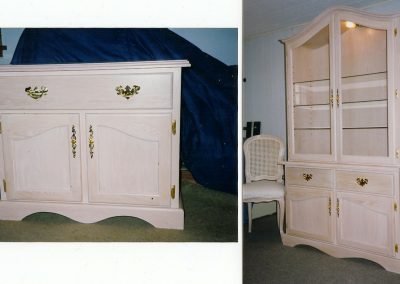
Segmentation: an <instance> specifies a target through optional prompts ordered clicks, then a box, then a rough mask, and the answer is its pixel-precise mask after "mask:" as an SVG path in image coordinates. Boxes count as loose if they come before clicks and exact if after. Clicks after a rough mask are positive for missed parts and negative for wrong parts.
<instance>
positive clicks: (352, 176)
mask: <svg viewBox="0 0 400 284" xmlns="http://www.w3.org/2000/svg"><path fill="white" fill-rule="evenodd" d="M399 29H400V15H390V16H385V15H373V14H370V13H366V12H362V11H357V10H355V9H352V8H343V7H341V8H332V9H329V10H327V11H325V12H324V13H322V14H321V15H320V16H318V17H317V18H316V19H314V20H313V21H312V22H310V23H309V24H308V25H307V26H306V27H305V28H304V29H303V30H302V31H300V32H299V33H298V34H296V35H294V36H292V37H290V38H288V39H286V40H284V41H283V42H284V43H285V54H286V90H287V96H286V100H287V134H288V141H287V142H288V143H287V145H288V161H287V162H286V163H285V183H286V231H285V234H283V236H282V239H283V243H284V244H285V245H290V246H294V245H298V244H307V245H311V246H313V247H316V248H318V249H320V250H322V251H324V252H326V253H328V254H330V255H333V256H336V257H361V258H366V259H369V260H372V261H375V262H377V263H379V264H381V265H382V266H383V267H384V268H385V269H387V270H390V271H394V272H397V273H400V253H399V251H398V245H399V244H400V218H399V210H400V209H399V169H400V123H399V121H400V67H399V66H400V35H398V30H399ZM399 31H400V30H399Z"/></svg>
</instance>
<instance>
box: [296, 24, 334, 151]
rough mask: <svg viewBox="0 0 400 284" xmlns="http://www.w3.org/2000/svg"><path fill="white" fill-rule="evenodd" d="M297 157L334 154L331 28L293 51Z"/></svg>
mask: <svg viewBox="0 0 400 284" xmlns="http://www.w3.org/2000/svg"><path fill="white" fill-rule="evenodd" d="M292 72H293V74H292V75H293V96H294V97H293V105H294V108H293V119H294V144H295V145H294V147H295V153H296V154H325V155H327V154H328V155H329V154H331V111H330V101H329V89H330V81H329V78H330V76H329V26H326V27H325V28H324V29H322V30H321V31H319V32H318V33H317V34H315V35H314V36H313V37H312V38H311V39H309V40H308V41H307V42H305V43H304V44H303V45H301V46H299V47H297V48H295V49H294V50H293V70H292Z"/></svg>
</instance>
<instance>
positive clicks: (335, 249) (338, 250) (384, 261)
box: [282, 234, 400, 273]
mask: <svg viewBox="0 0 400 284" xmlns="http://www.w3.org/2000/svg"><path fill="white" fill-rule="evenodd" d="M282 242H283V244H284V245H286V246H291V247H294V246H297V245H309V246H312V247H315V248H317V249H319V250H321V251H323V252H325V253H327V254H329V255H331V256H334V257H339V258H365V259H369V260H371V261H374V262H376V263H378V264H380V265H382V267H383V268H385V269H386V270H388V271H391V272H395V273H400V260H399V259H395V258H392V257H387V256H384V255H381V254H377V253H371V252H369V251H365V250H360V249H355V248H351V247H345V246H342V245H337V244H332V243H328V242H322V241H318V240H313V239H307V238H302V237H297V236H292V235H288V234H284V235H283V236H282Z"/></svg>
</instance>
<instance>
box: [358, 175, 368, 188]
mask: <svg viewBox="0 0 400 284" xmlns="http://www.w3.org/2000/svg"><path fill="white" fill-rule="evenodd" d="M356 181H357V184H358V185H360V186H364V185H366V184H368V179H367V178H363V177H358V178H357V179H356Z"/></svg>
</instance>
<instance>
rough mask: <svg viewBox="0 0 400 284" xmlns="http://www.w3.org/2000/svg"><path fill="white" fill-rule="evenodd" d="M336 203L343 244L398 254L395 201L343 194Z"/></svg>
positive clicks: (338, 235)
mask: <svg viewBox="0 0 400 284" xmlns="http://www.w3.org/2000/svg"><path fill="white" fill-rule="evenodd" d="M336 203H337V204H336V210H337V212H336V213H337V218H338V220H337V241H338V243H339V244H343V245H347V246H351V247H355V248H360V249H363V250H369V251H371V252H375V253H380V254H384V255H389V256H392V255H394V244H393V239H394V231H393V227H394V214H393V200H392V199H391V198H387V197H378V196H372V195H371V196H368V195H363V194H350V193H342V192H339V193H337V200H336Z"/></svg>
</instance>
